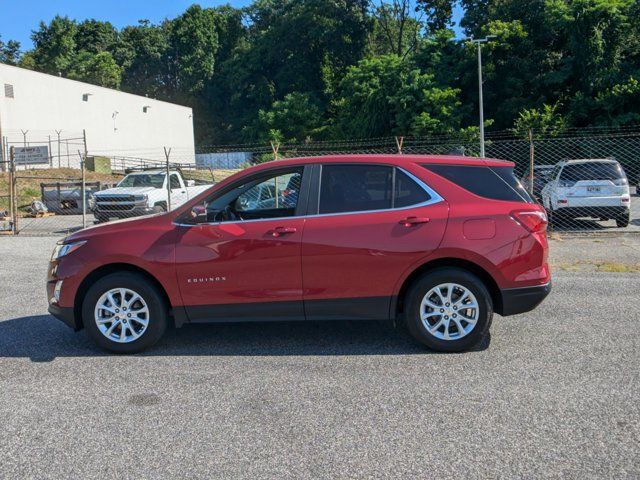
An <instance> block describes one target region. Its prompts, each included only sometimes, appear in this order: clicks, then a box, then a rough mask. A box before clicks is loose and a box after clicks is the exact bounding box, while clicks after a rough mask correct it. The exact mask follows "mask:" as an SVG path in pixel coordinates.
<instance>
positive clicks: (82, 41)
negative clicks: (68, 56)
mask: <svg viewBox="0 0 640 480" xmlns="http://www.w3.org/2000/svg"><path fill="white" fill-rule="evenodd" d="M117 39H118V31H117V30H116V28H115V27H114V26H113V25H112V24H111V23H109V22H101V21H99V20H94V19H90V20H85V21H83V22H81V23H79V24H78V26H77V29H76V34H75V44H76V47H75V48H76V50H77V51H79V52H82V51H84V52H89V53H100V52H105V51H110V50H111V49H112V48H113V47H114V45H115V43H116V42H117Z"/></svg>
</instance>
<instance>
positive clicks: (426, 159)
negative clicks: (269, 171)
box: [261, 153, 514, 167]
mask: <svg viewBox="0 0 640 480" xmlns="http://www.w3.org/2000/svg"><path fill="white" fill-rule="evenodd" d="M276 162H277V163H278V164H285V165H289V164H290V165H294V164H295V165H300V164H308V163H392V164H395V165H398V166H402V164H403V163H405V164H409V163H417V164H422V163H438V164H446V165H467V166H474V165H475V166H492V167H493V166H495V167H513V166H514V163H513V162H510V161H508V160H498V159H495V158H479V157H465V156H461V155H406V154H397V153H396V154H349V155H335V154H334V155H321V156H313V157H297V158H288V159H281V160H277V161H274V162H267V163H266V165H274V163H276ZM261 165H265V164H261Z"/></svg>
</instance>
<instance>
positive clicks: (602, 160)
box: [563, 158, 618, 165]
mask: <svg viewBox="0 0 640 480" xmlns="http://www.w3.org/2000/svg"><path fill="white" fill-rule="evenodd" d="M563 162H564V163H565V164H567V165H568V164H571V163H618V161H617V160H614V159H613V158H576V159H571V160H563Z"/></svg>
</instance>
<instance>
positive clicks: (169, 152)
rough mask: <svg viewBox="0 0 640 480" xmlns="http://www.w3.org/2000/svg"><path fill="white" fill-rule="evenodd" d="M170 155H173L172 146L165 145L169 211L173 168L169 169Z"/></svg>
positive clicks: (169, 208) (168, 209) (168, 207)
mask: <svg viewBox="0 0 640 480" xmlns="http://www.w3.org/2000/svg"><path fill="white" fill-rule="evenodd" d="M169 155H171V148H169V150H167V147H164V156H165V158H166V159H167V178H166V180H165V181H166V182H167V212H170V211H171V178H170V174H171V170H170V169H169Z"/></svg>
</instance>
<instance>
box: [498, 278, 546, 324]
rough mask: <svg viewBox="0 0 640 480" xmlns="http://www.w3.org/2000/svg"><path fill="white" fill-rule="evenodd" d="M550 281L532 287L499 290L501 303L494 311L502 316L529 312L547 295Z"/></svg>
mask: <svg viewBox="0 0 640 480" xmlns="http://www.w3.org/2000/svg"><path fill="white" fill-rule="evenodd" d="M550 291H551V282H549V283H545V284H544V285H536V286H534V287H521V288H505V289H504V290H501V291H500V293H501V296H502V305H501V308H500V310H498V309H496V312H497V313H499V314H500V315H502V316H503V317H506V316H509V315H517V314H519V313H524V312H529V311H531V310H533V309H534V308H536V307H537V306H538V305H540V303H541V302H542V301H543V300H544V299H545V298H546V297H547V295H549V292H550Z"/></svg>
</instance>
